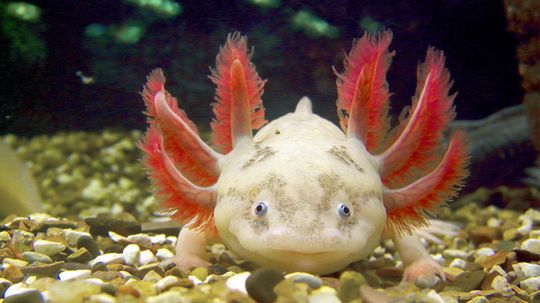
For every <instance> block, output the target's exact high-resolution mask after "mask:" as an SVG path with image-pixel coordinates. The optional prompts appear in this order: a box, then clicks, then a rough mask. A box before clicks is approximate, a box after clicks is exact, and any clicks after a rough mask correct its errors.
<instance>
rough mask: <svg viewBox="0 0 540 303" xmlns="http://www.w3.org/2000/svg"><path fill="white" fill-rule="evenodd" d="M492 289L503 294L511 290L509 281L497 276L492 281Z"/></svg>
mask: <svg viewBox="0 0 540 303" xmlns="http://www.w3.org/2000/svg"><path fill="white" fill-rule="evenodd" d="M491 288H493V289H494V290H497V291H501V292H503V291H506V290H508V289H509V285H508V281H507V280H506V278H505V277H504V276H496V277H495V278H493V281H491Z"/></svg>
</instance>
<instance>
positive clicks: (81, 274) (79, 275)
mask: <svg viewBox="0 0 540 303" xmlns="http://www.w3.org/2000/svg"><path fill="white" fill-rule="evenodd" d="M91 274H92V271H91V270H89V269H80V270H66V271H63V272H61V273H60V274H59V275H58V278H60V280H62V281H70V280H83V279H87V278H90V275H91Z"/></svg>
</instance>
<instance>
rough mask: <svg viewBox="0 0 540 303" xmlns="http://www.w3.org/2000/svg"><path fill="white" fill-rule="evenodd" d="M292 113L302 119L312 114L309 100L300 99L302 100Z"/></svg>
mask: <svg viewBox="0 0 540 303" xmlns="http://www.w3.org/2000/svg"><path fill="white" fill-rule="evenodd" d="M294 113H295V114H296V115H299V116H303V117H308V116H310V115H311V114H313V106H312V105H311V100H310V99H309V98H308V97H307V96H304V97H302V99H300V101H298V104H297V105H296V109H295V110H294Z"/></svg>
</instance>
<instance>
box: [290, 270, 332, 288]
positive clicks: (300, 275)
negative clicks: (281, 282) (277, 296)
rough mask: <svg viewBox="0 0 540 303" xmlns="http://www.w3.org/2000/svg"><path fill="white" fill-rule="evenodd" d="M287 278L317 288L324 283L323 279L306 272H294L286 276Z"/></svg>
mask: <svg viewBox="0 0 540 303" xmlns="http://www.w3.org/2000/svg"><path fill="white" fill-rule="evenodd" d="M285 279H289V280H292V281H293V282H295V283H306V284H307V285H309V287H311V288H313V289H316V288H319V287H321V286H322V285H323V283H322V280H321V279H320V278H319V277H316V276H314V275H312V274H308V273H305V272H294V273H290V274H288V275H286V276H285Z"/></svg>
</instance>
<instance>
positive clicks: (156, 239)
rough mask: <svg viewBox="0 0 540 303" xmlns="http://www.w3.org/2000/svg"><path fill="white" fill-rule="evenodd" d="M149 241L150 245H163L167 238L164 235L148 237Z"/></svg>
mask: <svg viewBox="0 0 540 303" xmlns="http://www.w3.org/2000/svg"><path fill="white" fill-rule="evenodd" d="M150 241H151V242H152V244H163V243H165V242H166V241H167V236H166V235H165V234H158V235H154V236H150Z"/></svg>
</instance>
